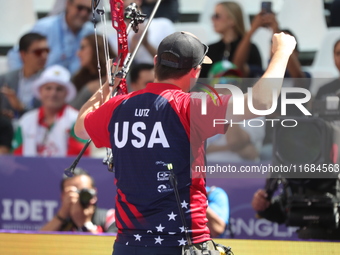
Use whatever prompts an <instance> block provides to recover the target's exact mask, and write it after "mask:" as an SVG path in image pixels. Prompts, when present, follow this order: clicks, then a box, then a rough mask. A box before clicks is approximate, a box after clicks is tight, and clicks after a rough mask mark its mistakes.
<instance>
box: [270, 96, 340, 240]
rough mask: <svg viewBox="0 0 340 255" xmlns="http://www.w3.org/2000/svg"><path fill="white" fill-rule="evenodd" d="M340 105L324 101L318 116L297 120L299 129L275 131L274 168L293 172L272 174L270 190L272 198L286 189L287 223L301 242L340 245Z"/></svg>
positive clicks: (283, 197)
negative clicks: (319, 240)
mask: <svg viewBox="0 0 340 255" xmlns="http://www.w3.org/2000/svg"><path fill="white" fill-rule="evenodd" d="M338 102H339V100H335V99H333V98H331V99H327V100H322V101H320V102H318V103H317V104H316V105H315V107H314V109H313V115H314V117H292V118H293V119H294V120H295V121H296V123H298V124H297V126H295V127H293V128H285V127H282V126H280V125H275V127H274V137H273V161H272V165H273V166H274V167H275V166H277V167H287V169H289V167H290V168H291V171H287V172H286V173H284V172H281V173H280V172H278V173H272V174H271V176H270V178H269V179H267V182H266V186H265V190H266V192H267V194H268V196H269V199H270V198H271V196H272V195H273V194H274V192H275V191H276V190H277V189H278V186H279V185H281V186H282V193H281V194H280V195H279V196H278V197H276V198H277V199H278V200H277V204H279V206H278V208H280V209H278V210H279V211H278V213H279V214H281V215H282V216H283V220H282V221H281V222H284V223H285V224H286V225H287V226H294V227H298V230H297V233H298V236H299V238H301V239H326V240H340V224H339V217H340V179H339V176H340V175H339V174H340V163H339V162H340V160H339V159H340V150H339V148H338V147H339V146H340V124H339V118H340V115H339V112H340V111H339V109H340V108H339V104H338ZM315 116H317V117H315ZM273 201H274V200H273Z"/></svg>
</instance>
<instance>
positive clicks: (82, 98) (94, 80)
mask: <svg viewBox="0 0 340 255" xmlns="http://www.w3.org/2000/svg"><path fill="white" fill-rule="evenodd" d="M97 42H98V53H99V64H100V67H101V70H100V72H101V74H100V76H101V80H102V83H103V84H104V82H105V81H106V74H107V69H106V59H105V54H104V51H105V49H104V42H103V37H102V36H101V35H97ZM108 53H109V56H110V58H114V57H116V56H115V55H114V53H113V51H112V50H111V48H110V47H109V51H108ZM78 56H79V59H80V65H81V68H80V70H79V71H78V72H77V73H76V74H75V75H74V76H73V78H72V82H73V84H74V85H75V86H76V89H77V92H78V94H77V96H76V98H75V99H74V100H73V101H72V102H71V103H70V105H71V106H73V107H74V108H76V109H78V110H79V109H80V108H81V107H82V106H83V104H84V103H85V102H86V101H87V100H88V99H89V98H90V97H91V96H92V94H93V93H94V92H96V91H97V90H98V89H99V87H100V80H99V73H98V59H97V52H96V38H95V35H94V34H91V35H88V36H86V37H85V38H84V39H83V40H82V42H81V45H80V49H79V50H78Z"/></svg>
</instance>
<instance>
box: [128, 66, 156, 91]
mask: <svg viewBox="0 0 340 255" xmlns="http://www.w3.org/2000/svg"><path fill="white" fill-rule="evenodd" d="M154 78H155V72H154V66H153V65H150V64H137V65H135V66H133V67H132V68H131V71H130V85H131V89H132V91H137V90H141V89H144V88H145V87H146V84H148V83H149V82H153V80H154Z"/></svg>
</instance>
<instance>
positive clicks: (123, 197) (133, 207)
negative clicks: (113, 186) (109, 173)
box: [117, 189, 144, 222]
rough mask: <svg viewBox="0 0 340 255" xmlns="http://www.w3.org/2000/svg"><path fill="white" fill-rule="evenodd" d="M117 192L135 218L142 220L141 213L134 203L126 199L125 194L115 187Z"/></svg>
mask: <svg viewBox="0 0 340 255" xmlns="http://www.w3.org/2000/svg"><path fill="white" fill-rule="evenodd" d="M117 193H118V194H119V196H120V198H121V201H122V202H123V203H124V204H126V205H127V206H128V207H129V209H130V211H131V212H132V214H133V215H134V216H135V217H136V219H137V220H138V221H139V222H142V221H141V220H142V219H144V217H143V215H142V214H141V213H140V212H139V211H138V210H137V208H136V207H135V206H134V205H132V204H131V203H129V202H128V201H127V199H126V196H125V194H123V193H122V191H121V190H120V189H117Z"/></svg>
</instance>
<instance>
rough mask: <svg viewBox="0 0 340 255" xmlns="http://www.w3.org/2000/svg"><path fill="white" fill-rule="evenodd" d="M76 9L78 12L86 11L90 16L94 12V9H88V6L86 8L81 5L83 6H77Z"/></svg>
mask: <svg viewBox="0 0 340 255" xmlns="http://www.w3.org/2000/svg"><path fill="white" fill-rule="evenodd" d="M76 8H77V10H78V12H82V11H84V10H85V11H86V12H87V14H90V13H91V12H92V9H91V8H90V7H87V6H84V5H81V4H77V5H76Z"/></svg>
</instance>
